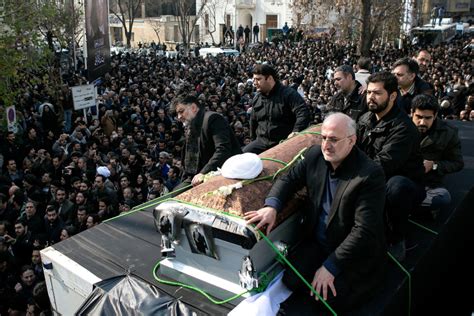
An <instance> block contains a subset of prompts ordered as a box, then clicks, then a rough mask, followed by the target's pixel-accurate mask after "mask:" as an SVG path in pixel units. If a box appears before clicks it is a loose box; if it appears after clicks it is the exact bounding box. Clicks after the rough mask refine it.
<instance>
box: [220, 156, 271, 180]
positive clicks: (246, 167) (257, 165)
mask: <svg viewBox="0 0 474 316" xmlns="http://www.w3.org/2000/svg"><path fill="white" fill-rule="evenodd" d="M262 170H263V163H262V160H261V159H260V157H259V156H258V155H256V154H254V153H245V154H240V155H234V156H232V157H230V158H229V159H227V160H226V161H225V162H224V164H223V165H222V168H221V174H222V176H223V177H225V178H228V179H253V178H255V177H256V176H258V175H259V174H260V172H262Z"/></svg>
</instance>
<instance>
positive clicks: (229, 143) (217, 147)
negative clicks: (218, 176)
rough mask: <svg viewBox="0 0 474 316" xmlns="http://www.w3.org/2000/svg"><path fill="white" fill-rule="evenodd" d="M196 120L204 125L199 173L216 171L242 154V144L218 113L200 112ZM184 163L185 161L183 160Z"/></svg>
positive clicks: (200, 146)
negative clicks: (228, 160) (231, 158)
mask: <svg viewBox="0 0 474 316" xmlns="http://www.w3.org/2000/svg"><path fill="white" fill-rule="evenodd" d="M195 120H200V121H201V122H202V123H201V122H199V123H198V124H199V125H201V124H202V128H201V129H200V130H201V133H200V135H199V140H198V144H199V159H198V170H200V171H199V173H202V174H206V173H208V172H209V171H216V170H217V168H218V167H221V166H222V164H223V163H224V162H225V161H226V160H227V158H230V157H232V156H234V155H237V154H241V153H242V150H241V149H240V144H239V142H238V141H237V139H236V138H235V135H234V132H233V131H232V129H231V128H230V126H229V123H228V122H227V121H226V119H225V118H224V117H223V116H222V115H220V114H219V113H217V112H211V111H207V112H205V111H204V110H202V109H201V110H200V111H199V112H198V113H197V114H196V118H195ZM183 161H184V160H183Z"/></svg>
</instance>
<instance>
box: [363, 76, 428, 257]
mask: <svg viewBox="0 0 474 316" xmlns="http://www.w3.org/2000/svg"><path fill="white" fill-rule="evenodd" d="M367 82H368V84H367V105H368V107H369V112H367V113H365V114H364V115H362V116H361V118H360V119H359V122H358V130H357V145H358V146H359V148H360V149H362V151H364V152H365V153H366V154H367V156H369V157H370V158H372V159H373V160H374V161H375V162H377V163H378V164H379V165H381V166H382V168H383V170H384V172H385V177H386V179H387V185H386V187H387V192H386V203H385V211H386V213H387V223H386V224H387V226H386V229H387V237H388V238H387V241H388V243H389V244H390V246H391V247H390V248H389V251H390V253H391V254H392V255H393V256H394V257H395V258H396V259H397V260H399V261H402V260H403V259H404V258H405V251H406V248H405V235H406V229H407V225H408V215H409V213H410V212H411V211H412V210H413V208H414V207H415V206H416V205H419V203H420V202H421V201H423V199H424V196H425V191H424V186H423V174H424V168H423V158H422V155H421V151H420V134H419V133H418V131H417V129H416V127H415V125H414V124H413V123H412V121H411V120H410V118H409V117H408V116H407V115H406V114H405V113H404V112H402V110H401V109H400V108H399V107H398V106H397V105H396V100H397V98H398V97H397V89H398V87H397V86H398V83H397V78H396V77H395V75H393V74H391V73H390V72H378V73H375V74H372V75H371V76H370V77H369V78H368V79H367Z"/></svg>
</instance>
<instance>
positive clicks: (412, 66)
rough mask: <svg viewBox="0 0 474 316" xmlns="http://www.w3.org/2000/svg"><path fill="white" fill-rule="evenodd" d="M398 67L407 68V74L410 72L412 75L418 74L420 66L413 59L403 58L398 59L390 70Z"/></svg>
mask: <svg viewBox="0 0 474 316" xmlns="http://www.w3.org/2000/svg"><path fill="white" fill-rule="evenodd" d="M398 66H407V68H408V72H411V73H412V74H418V72H419V71H420V66H419V65H418V63H417V62H416V60H414V59H413V58H408V57H404V58H400V59H398V60H397V61H396V62H395V63H394V64H393V66H392V69H395V68H396V67H398Z"/></svg>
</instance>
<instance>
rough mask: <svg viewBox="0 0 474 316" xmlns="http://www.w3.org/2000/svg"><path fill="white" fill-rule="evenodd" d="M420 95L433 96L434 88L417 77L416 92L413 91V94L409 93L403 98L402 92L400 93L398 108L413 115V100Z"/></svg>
mask: <svg viewBox="0 0 474 316" xmlns="http://www.w3.org/2000/svg"><path fill="white" fill-rule="evenodd" d="M419 94H428V95H433V87H432V86H431V85H430V84H429V83H428V82H426V81H424V80H423V79H421V78H420V77H418V76H416V77H415V91H413V94H409V93H407V94H405V95H403V96H402V95H401V93H400V91H398V95H397V105H398V107H399V108H400V109H401V110H402V111H405V113H407V114H409V113H411V100H413V98H414V97H415V96H417V95H419Z"/></svg>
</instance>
